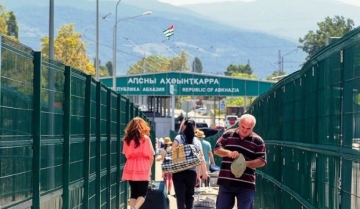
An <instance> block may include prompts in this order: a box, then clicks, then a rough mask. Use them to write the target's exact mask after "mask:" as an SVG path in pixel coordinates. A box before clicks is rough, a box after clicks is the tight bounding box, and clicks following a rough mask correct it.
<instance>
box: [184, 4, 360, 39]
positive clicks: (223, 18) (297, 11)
mask: <svg viewBox="0 0 360 209" xmlns="http://www.w3.org/2000/svg"><path fill="white" fill-rule="evenodd" d="M183 8H187V9H189V10H192V11H195V12H196V13H199V14H201V15H203V16H206V17H207V18H208V19H211V20H213V21H216V22H220V23H223V24H225V25H230V26H232V27H237V28H240V29H243V30H252V31H257V32H261V33H268V34H272V35H275V36H278V37H284V38H287V39H289V40H293V41H298V39H299V38H300V37H301V38H303V37H304V36H305V35H306V34H307V33H308V32H309V31H310V30H313V31H315V30H317V29H318V26H317V24H316V23H317V22H322V21H324V20H325V18H326V17H327V16H328V17H331V18H333V17H334V16H335V15H339V16H343V17H345V18H346V19H347V18H349V19H352V20H354V22H355V24H356V23H357V24H356V25H355V26H358V25H359V24H360V16H359V9H360V7H359V6H354V5H350V4H345V3H342V2H340V1H339V0H290V1H289V0H288V1H286V0H254V1H250V2H243V1H236V2H220V3H202V4H191V5H184V6H183Z"/></svg>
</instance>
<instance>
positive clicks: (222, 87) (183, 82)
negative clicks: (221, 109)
mask: <svg viewBox="0 0 360 209" xmlns="http://www.w3.org/2000/svg"><path fill="white" fill-rule="evenodd" d="M101 81H102V82H103V83H104V84H105V85H106V86H108V87H111V86H112V78H111V77H107V78H102V79H101ZM171 85H172V87H171ZM274 85H275V82H271V81H258V80H251V79H245V78H244V79H241V78H231V77H227V76H218V75H206V74H199V73H184V72H167V73H151V74H142V75H139V74H137V75H127V76H121V77H117V78H116V86H117V87H116V91H117V92H119V93H120V94H122V95H128V96H137V95H142V96H171V95H172V91H170V88H173V89H174V95H178V96H259V95H261V94H263V93H265V92H267V91H268V90H269V89H270V88H271V87H272V86H274Z"/></svg>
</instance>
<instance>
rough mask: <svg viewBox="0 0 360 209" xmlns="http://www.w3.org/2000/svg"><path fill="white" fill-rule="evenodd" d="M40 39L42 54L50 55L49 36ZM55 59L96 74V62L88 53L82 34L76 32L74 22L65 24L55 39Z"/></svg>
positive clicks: (87, 72)
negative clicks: (92, 60) (94, 62)
mask: <svg viewBox="0 0 360 209" xmlns="http://www.w3.org/2000/svg"><path fill="white" fill-rule="evenodd" d="M40 40H41V52H42V54H43V55H45V56H49V37H42V38H41V39H40ZM54 59H55V60H59V61H61V62H63V63H64V64H65V65H69V66H71V67H74V68H76V69H79V70H81V71H83V72H85V73H86V74H90V75H95V67H94V64H93V63H92V62H91V61H90V60H89V58H88V56H87V53H86V44H85V42H83V41H82V40H81V34H80V33H79V32H75V27H74V24H65V25H63V26H61V28H60V29H59V32H58V35H57V37H56V38H55V40H54Z"/></svg>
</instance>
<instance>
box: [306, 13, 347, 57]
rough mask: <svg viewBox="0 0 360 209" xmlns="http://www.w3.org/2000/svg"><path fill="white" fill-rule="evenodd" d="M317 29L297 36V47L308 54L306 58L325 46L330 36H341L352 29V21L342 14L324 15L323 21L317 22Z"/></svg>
mask: <svg viewBox="0 0 360 209" xmlns="http://www.w3.org/2000/svg"><path fill="white" fill-rule="evenodd" d="M317 25H318V26H319V29H318V30H316V32H314V31H312V30H310V31H309V33H308V34H306V35H305V36H304V38H299V42H300V44H302V45H300V46H299V48H300V49H302V50H303V51H304V52H306V53H307V54H308V56H307V57H306V60H308V59H310V57H312V56H313V55H314V54H315V53H316V52H318V51H319V50H320V49H321V48H322V47H324V46H326V44H327V43H328V41H329V39H330V37H342V36H343V35H344V34H345V33H348V32H349V31H351V30H352V29H353V26H354V21H353V20H351V19H346V20H345V18H344V17H343V16H341V17H340V16H337V15H336V16H335V17H334V18H333V19H331V18H330V17H326V18H325V21H323V22H318V23H317Z"/></svg>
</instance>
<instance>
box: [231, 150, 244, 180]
mask: <svg viewBox="0 0 360 209" xmlns="http://www.w3.org/2000/svg"><path fill="white" fill-rule="evenodd" d="M230 168H231V173H232V174H234V176H235V177H236V178H240V177H241V176H242V174H243V173H244V171H245V169H246V163H245V158H244V156H243V155H242V154H241V153H240V154H239V157H238V158H236V159H235V160H234V161H233V162H232V163H231V167H230Z"/></svg>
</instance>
